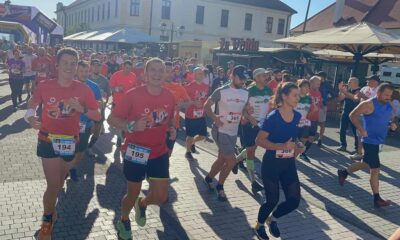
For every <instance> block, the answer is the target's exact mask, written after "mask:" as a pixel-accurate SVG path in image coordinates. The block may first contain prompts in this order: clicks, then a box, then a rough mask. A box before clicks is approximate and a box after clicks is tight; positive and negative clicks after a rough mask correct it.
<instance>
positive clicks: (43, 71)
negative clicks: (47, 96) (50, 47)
mask: <svg viewBox="0 0 400 240" xmlns="http://www.w3.org/2000/svg"><path fill="white" fill-rule="evenodd" d="M37 55H38V57H37V58H36V59H35V60H33V62H32V70H33V71H35V72H36V79H35V84H33V86H32V88H33V89H32V91H34V89H35V86H36V85H37V84H38V83H39V82H40V81H42V80H46V79H50V78H51V68H52V67H51V64H52V63H51V60H50V59H49V57H48V56H47V54H46V50H45V49H44V48H43V47H40V48H38V50H37Z"/></svg>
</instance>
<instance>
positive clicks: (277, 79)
mask: <svg viewBox="0 0 400 240" xmlns="http://www.w3.org/2000/svg"><path fill="white" fill-rule="evenodd" d="M273 73H274V75H273V78H272V80H271V81H269V82H268V83H267V86H268V87H270V88H271V89H272V91H273V92H274V93H276V89H277V88H278V85H279V84H280V83H281V82H282V72H281V71H280V70H279V69H275V70H274V72H273Z"/></svg>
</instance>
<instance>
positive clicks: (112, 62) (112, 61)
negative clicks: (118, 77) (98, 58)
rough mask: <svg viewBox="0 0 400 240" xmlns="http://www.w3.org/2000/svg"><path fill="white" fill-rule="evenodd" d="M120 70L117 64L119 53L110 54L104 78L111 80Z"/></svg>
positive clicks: (105, 65) (105, 66)
mask: <svg viewBox="0 0 400 240" xmlns="http://www.w3.org/2000/svg"><path fill="white" fill-rule="evenodd" d="M119 69H120V65H119V64H118V63H117V53H116V52H110V54H109V60H108V61H107V62H106V64H104V69H103V71H104V74H103V75H104V76H106V77H107V78H108V79H111V76H112V75H113V74H114V73H116V72H118V71H119Z"/></svg>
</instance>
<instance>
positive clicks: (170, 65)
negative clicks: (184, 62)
mask: <svg viewBox="0 0 400 240" xmlns="http://www.w3.org/2000/svg"><path fill="white" fill-rule="evenodd" d="M165 66H168V67H172V66H173V63H172V62H171V61H166V62H165Z"/></svg>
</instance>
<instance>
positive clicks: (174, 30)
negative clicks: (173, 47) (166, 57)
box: [160, 22, 185, 43]
mask: <svg viewBox="0 0 400 240" xmlns="http://www.w3.org/2000/svg"><path fill="white" fill-rule="evenodd" d="M160 31H161V40H162V41H165V39H168V38H169V35H171V37H170V38H169V42H170V43H172V42H173V41H174V34H176V36H178V35H179V36H182V35H183V33H184V31H185V26H183V25H182V26H180V27H178V28H175V24H174V23H171V29H168V25H167V24H166V23H165V22H163V23H161V24H160ZM165 42H166V41H165Z"/></svg>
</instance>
